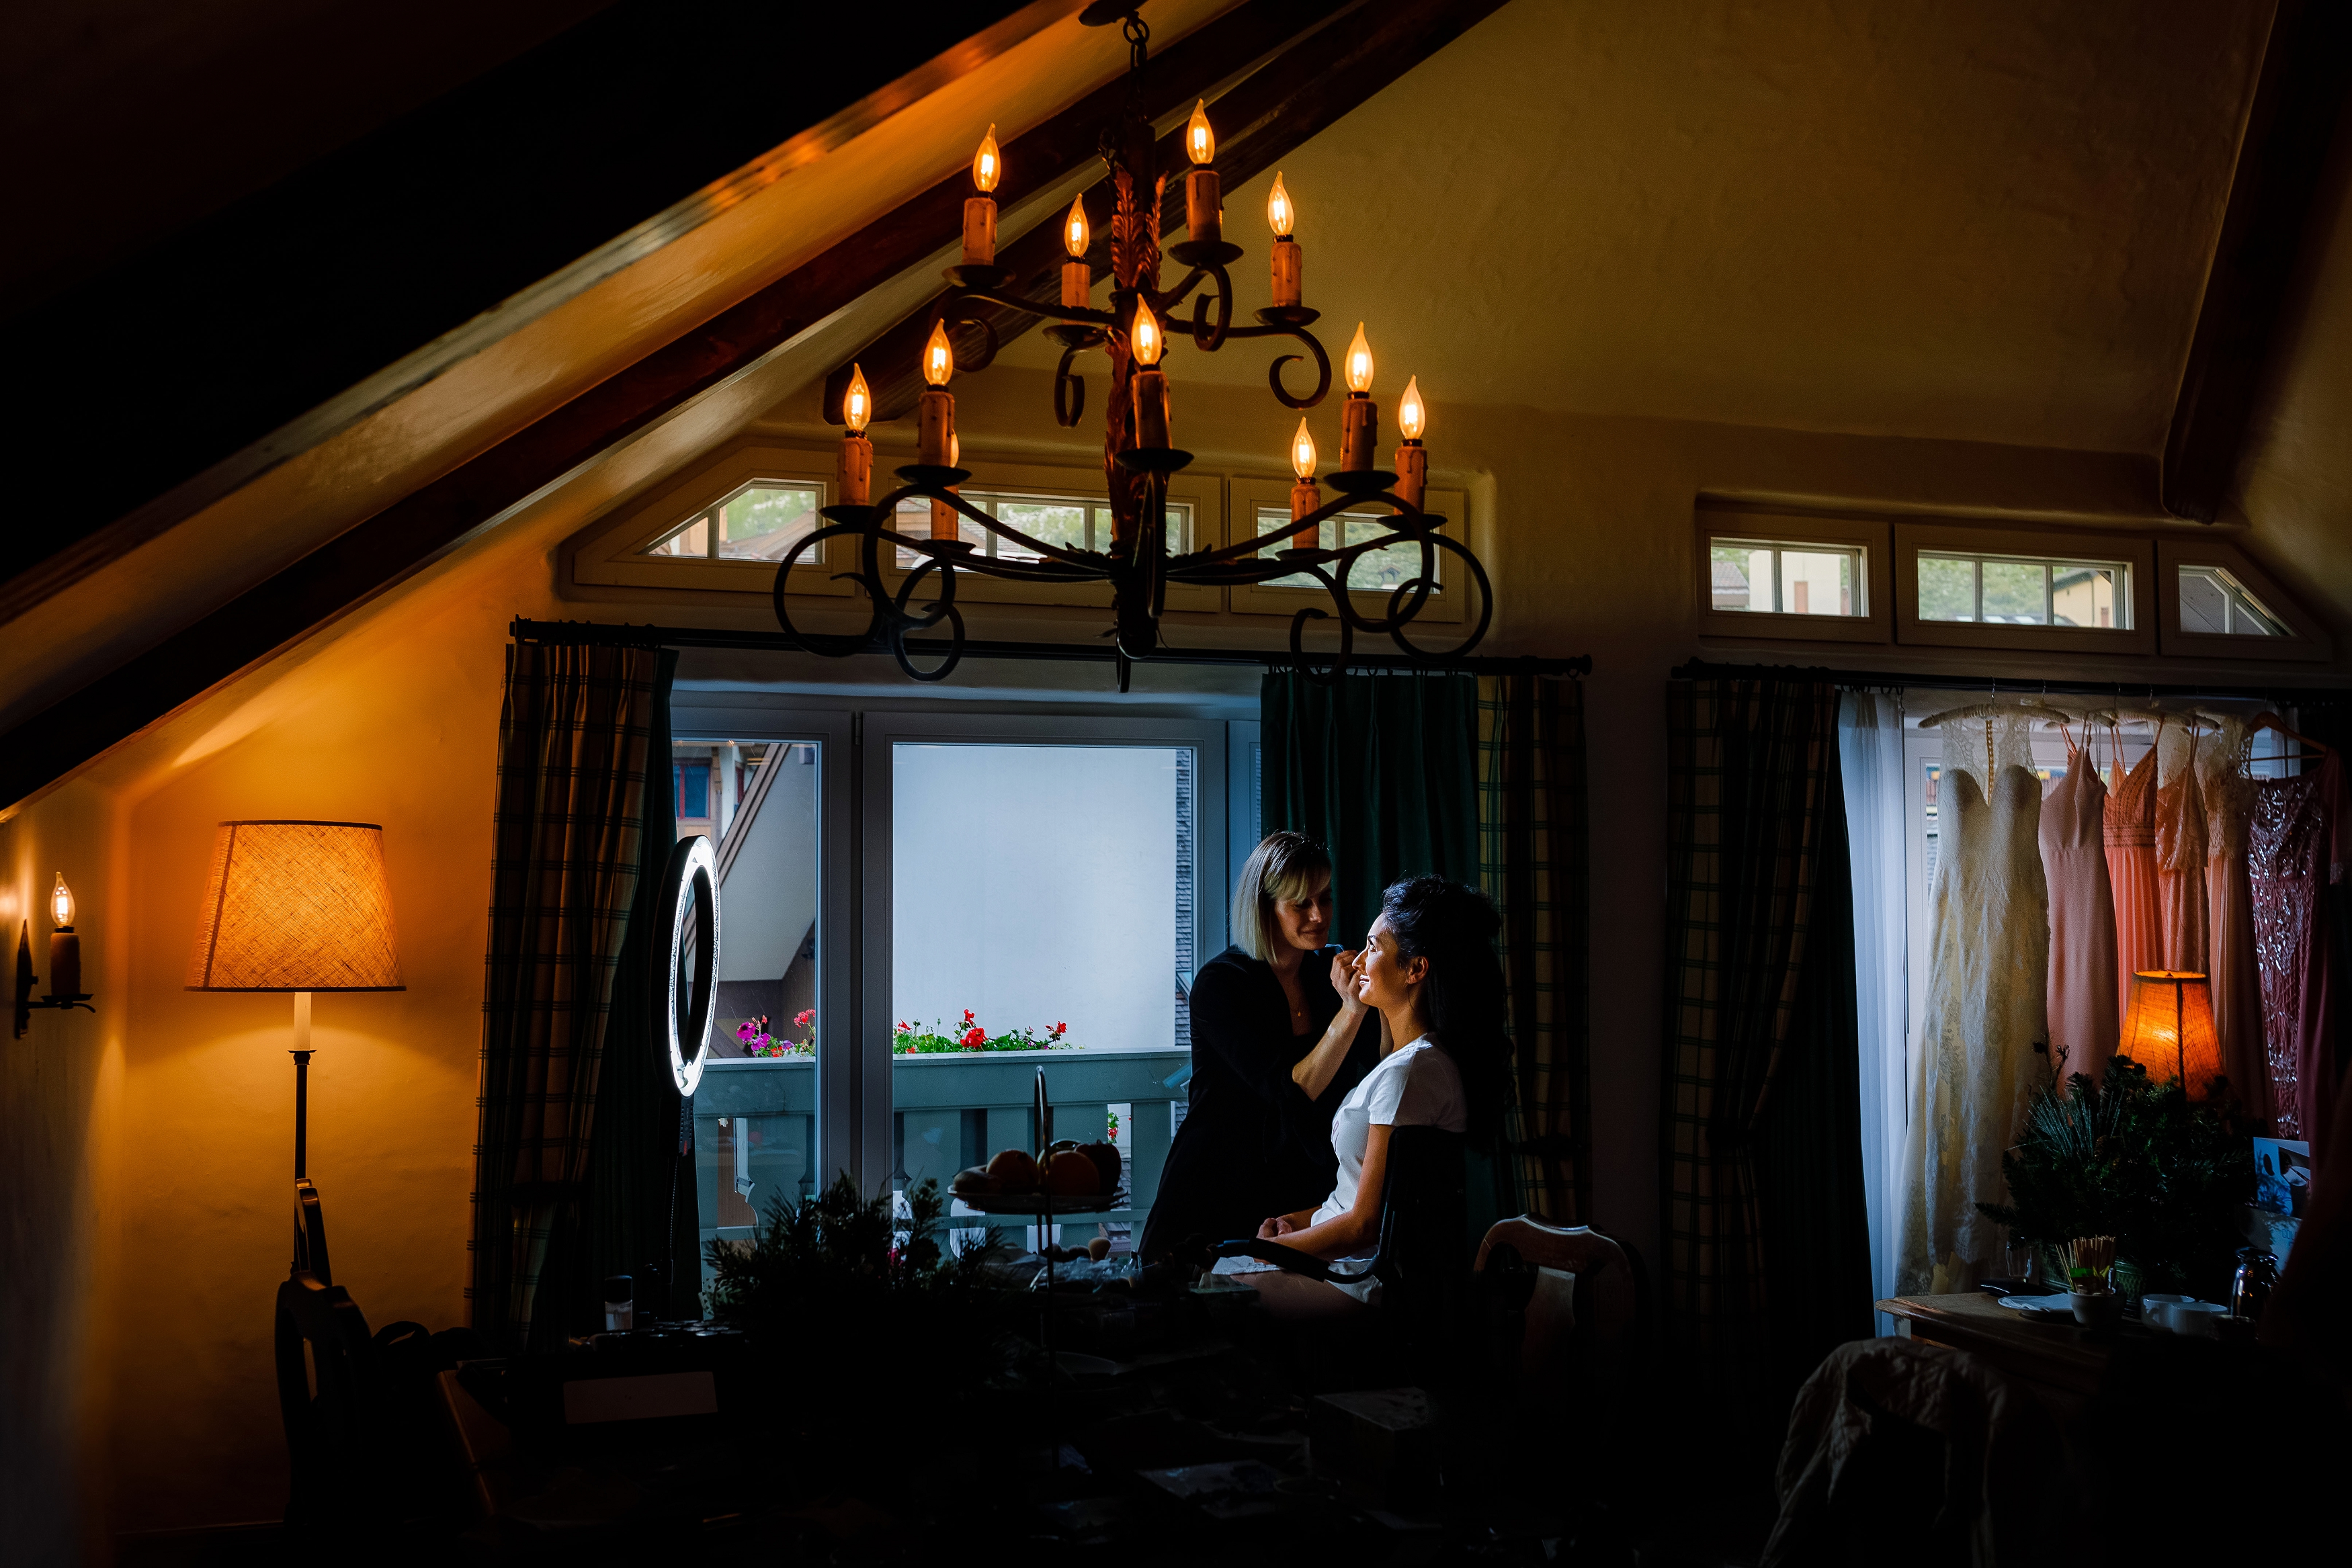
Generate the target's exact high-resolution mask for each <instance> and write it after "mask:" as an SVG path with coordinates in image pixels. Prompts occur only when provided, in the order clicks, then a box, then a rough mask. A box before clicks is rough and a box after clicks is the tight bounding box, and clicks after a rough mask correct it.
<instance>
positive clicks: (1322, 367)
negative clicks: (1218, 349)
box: [1230, 327, 1331, 409]
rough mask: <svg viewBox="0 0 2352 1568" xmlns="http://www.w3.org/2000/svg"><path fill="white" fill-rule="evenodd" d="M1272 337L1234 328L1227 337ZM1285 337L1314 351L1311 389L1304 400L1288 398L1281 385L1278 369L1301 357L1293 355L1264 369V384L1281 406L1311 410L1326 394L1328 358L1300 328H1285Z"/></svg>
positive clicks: (1270, 333)
mask: <svg viewBox="0 0 2352 1568" xmlns="http://www.w3.org/2000/svg"><path fill="white" fill-rule="evenodd" d="M1274 335H1275V334H1274V332H1273V331H1272V330H1271V329H1265V328H1257V327H1236V328H1234V329H1233V331H1232V333H1231V334H1230V336H1233V337H1236V338H1239V337H1244V336H1248V337H1253V338H1255V337H1272V336H1274ZM1286 336H1289V337H1293V338H1297V340H1299V341H1300V342H1302V343H1304V344H1306V345H1307V347H1308V348H1310V349H1312V350H1315V390H1314V392H1311V393H1309V394H1308V395H1307V396H1306V397H1303V398H1297V397H1293V396H1291V395H1290V392H1289V390H1288V389H1287V388H1286V387H1284V385H1283V384H1282V367H1283V366H1285V365H1286V364H1288V363H1290V362H1291V361H1293V360H1296V359H1299V358H1301V357H1302V356H1300V355H1297V354H1284V355H1282V356H1281V357H1279V358H1278V359H1276V361H1274V363H1272V364H1271V365H1268V366H1267V367H1266V368H1265V380H1266V384H1267V385H1268V386H1271V387H1272V388H1273V389H1274V396H1275V401H1276V402H1279V403H1281V404H1282V406H1283V407H1285V408H1292V409H1307V408H1313V407H1314V406H1315V405H1316V404H1318V403H1319V402H1322V401H1323V400H1324V399H1325V398H1326V397H1328V396H1329V395H1330V392H1331V356H1330V355H1328V354H1327V353H1325V352H1324V351H1323V345H1322V344H1320V343H1318V342H1317V341H1316V340H1315V339H1314V337H1313V335H1312V334H1310V333H1308V332H1307V331H1305V330H1303V329H1297V328H1292V329H1286Z"/></svg>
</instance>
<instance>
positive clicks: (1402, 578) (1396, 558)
mask: <svg viewBox="0 0 2352 1568" xmlns="http://www.w3.org/2000/svg"><path fill="white" fill-rule="evenodd" d="M1390 515H1391V514H1389V513H1387V512H1342V513H1340V514H1339V516H1338V517H1326V518H1324V519H1323V523H1322V526H1321V527H1320V528H1318V529H1317V530H1316V539H1315V542H1316V543H1317V544H1318V545H1320V546H1321V547H1322V548H1323V549H1341V548H1342V547H1343V546H1346V545H1352V544H1360V543H1361V542H1363V541H1364V540H1365V539H1369V538H1378V537H1379V536H1380V535H1381V534H1382V533H1385V532H1386V531H1387V530H1388V522H1387V519H1388V517H1390ZM1289 523H1290V508H1289V507H1258V508H1257V532H1258V535H1259V537H1260V538H1263V537H1265V535H1267V534H1270V533H1275V532H1277V531H1279V530H1280V529H1282V528H1286V527H1288V526H1289ZM1305 544H1306V541H1305V540H1304V539H1303V538H1288V539H1285V540H1284V541H1283V542H1282V546H1281V548H1282V549H1300V548H1303V547H1304V546H1305ZM1433 559H1434V560H1435V563H1436V569H1437V586H1436V587H1435V588H1433V590H1431V592H1432V594H1433V595H1436V594H1442V593H1444V591H1445V578H1446V571H1445V555H1444V551H1442V550H1441V551H1439V552H1437V553H1436V555H1435V557H1434V558H1433ZM1326 570H1330V569H1328V568H1327V569H1326ZM1420 573H1421V547H1420V546H1419V545H1416V544H1411V543H1406V542H1403V541H1400V542H1398V543H1396V544H1392V545H1383V546H1381V548H1380V549H1376V550H1371V551H1370V552H1368V553H1366V554H1365V555H1364V556H1362V557H1361V558H1360V559H1358V560H1357V562H1356V565H1355V569H1354V570H1352V571H1350V572H1349V574H1348V581H1347V589H1348V591H1349V592H1350V593H1382V594H1385V593H1387V592H1389V591H1391V589H1394V588H1395V587H1396V586H1397V585H1398V584H1400V583H1404V582H1410V581H1412V580H1413V579H1414V578H1415V577H1417V576H1419V575H1420ZM1262 586H1264V587H1266V588H1306V589H1312V590H1314V591H1316V592H1318V593H1320V592H1321V591H1323V585H1322V584H1321V583H1319V582H1318V581H1316V580H1314V579H1313V578H1312V577H1309V576H1308V575H1307V573H1305V572H1303V571H1301V572H1294V573H1292V574H1291V575H1290V576H1288V577H1277V578H1275V579H1273V580H1270V581H1268V582H1266V583H1265V584H1263V585H1262Z"/></svg>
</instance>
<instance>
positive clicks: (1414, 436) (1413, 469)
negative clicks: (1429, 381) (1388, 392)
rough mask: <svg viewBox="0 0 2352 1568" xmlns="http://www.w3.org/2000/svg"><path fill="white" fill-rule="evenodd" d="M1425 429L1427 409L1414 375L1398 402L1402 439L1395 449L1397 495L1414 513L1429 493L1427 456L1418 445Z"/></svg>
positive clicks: (1427, 415) (1399, 428) (1398, 426)
mask: <svg viewBox="0 0 2352 1568" xmlns="http://www.w3.org/2000/svg"><path fill="white" fill-rule="evenodd" d="M1427 428H1429V410H1428V408H1427V407H1426V406H1425V405H1424V404H1423V402H1422V401H1421V378H1420V377H1419V376H1415V377H1413V378H1412V380H1411V381H1408V382H1406V383H1405V388H1404V396H1403V397H1402V398H1400V399H1399V400H1398V401H1397V434H1399V435H1401V436H1402V437H1403V438H1404V439H1403V441H1402V443H1400V444H1398V446H1397V450H1396V476H1397V486H1396V493H1397V494H1398V495H1399V496H1400V497H1402V498H1403V499H1404V500H1406V501H1408V502H1410V503H1412V507H1413V509H1414V510H1415V511H1419V510H1420V509H1421V503H1422V497H1424V496H1426V495H1427V494H1428V493H1429V453H1428V451H1427V449H1425V448H1424V447H1423V445H1422V444H1421V433H1422V432H1423V430H1426V429H1427Z"/></svg>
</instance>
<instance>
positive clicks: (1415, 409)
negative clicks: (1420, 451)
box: [1397, 376, 1429, 441]
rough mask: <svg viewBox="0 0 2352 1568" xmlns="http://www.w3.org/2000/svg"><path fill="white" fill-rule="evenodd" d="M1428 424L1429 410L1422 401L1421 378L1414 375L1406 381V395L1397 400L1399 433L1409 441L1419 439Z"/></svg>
mask: <svg viewBox="0 0 2352 1568" xmlns="http://www.w3.org/2000/svg"><path fill="white" fill-rule="evenodd" d="M1428 426H1429V410H1428V409H1426V408H1424V407H1423V406H1422V402H1421V378H1420V377H1419V376H1414V377H1413V378H1412V380H1410V381H1408V382H1405V383H1404V396H1403V397H1402V398H1399V399H1398V400H1397V434H1399V435H1402V436H1403V437H1404V438H1405V439H1406V440H1407V441H1419V440H1420V439H1421V433H1422V432H1423V430H1425V429H1427V428H1428Z"/></svg>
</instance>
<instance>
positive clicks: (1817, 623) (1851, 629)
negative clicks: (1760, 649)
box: [1691, 506, 1895, 643]
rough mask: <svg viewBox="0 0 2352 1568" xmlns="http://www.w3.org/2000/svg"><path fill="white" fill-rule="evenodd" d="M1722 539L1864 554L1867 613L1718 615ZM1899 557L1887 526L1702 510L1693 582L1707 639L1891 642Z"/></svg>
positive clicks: (1701, 631) (1723, 612)
mask: <svg viewBox="0 0 2352 1568" xmlns="http://www.w3.org/2000/svg"><path fill="white" fill-rule="evenodd" d="M1717 538H1739V539H1754V540H1756V541H1758V542H1759V543H1769V544H1775V545H1827V546H1830V547H1832V549H1859V550H1861V551H1862V552H1863V555H1862V567H1863V573H1862V575H1863V580H1862V582H1861V584H1860V587H1861V589H1862V593H1863V613H1861V614H1860V615H1793V614H1787V613H1783V612H1778V611H1758V610H1748V611H1738V610H1717V608H1715V578H1714V573H1713V571H1712V570H1710V567H1711V562H1712V557H1711V555H1710V553H1709V546H1710V542H1711V541H1712V540H1714V539H1717ZM1891 553H1892V552H1891V551H1890V550H1889V549H1888V545H1887V526H1886V524H1885V523H1883V522H1878V521H1874V520H1872V519H1867V518H1841V517H1806V516H1802V515H1799V514H1795V513H1788V512H1751V511H1745V510H1737V509H1734V508H1730V507H1709V506H1701V507H1699V508H1698V527H1697V531H1696V556H1697V558H1698V559H1697V565H1696V570H1695V571H1694V573H1693V575H1692V579H1691V581H1692V585H1693V588H1694V591H1696V595H1697V598H1696V601H1695V602H1696V605H1697V607H1698V624H1699V634H1700V635H1701V636H1704V637H1723V638H1729V639H1736V640H1738V641H1740V642H1756V641H1759V640H1764V641H1770V642H1784V641H1786V642H1805V643H1885V642H1886V641H1888V640H1889V639H1890V638H1891V637H1892V636H1893V635H1894V625H1895V618H1894V615H1893V613H1892V608H1891V607H1892V605H1893V603H1894V594H1893V593H1892V592H1891V591H1889V581H1890V575H1891V574H1890V572H1889V570H1888V565H1887V562H1888V558H1889V556H1890V555H1891Z"/></svg>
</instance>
